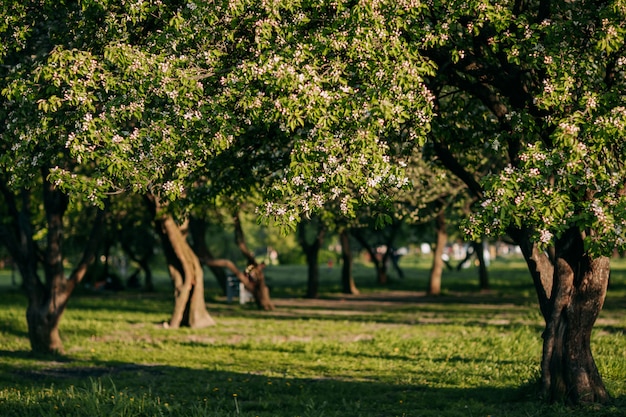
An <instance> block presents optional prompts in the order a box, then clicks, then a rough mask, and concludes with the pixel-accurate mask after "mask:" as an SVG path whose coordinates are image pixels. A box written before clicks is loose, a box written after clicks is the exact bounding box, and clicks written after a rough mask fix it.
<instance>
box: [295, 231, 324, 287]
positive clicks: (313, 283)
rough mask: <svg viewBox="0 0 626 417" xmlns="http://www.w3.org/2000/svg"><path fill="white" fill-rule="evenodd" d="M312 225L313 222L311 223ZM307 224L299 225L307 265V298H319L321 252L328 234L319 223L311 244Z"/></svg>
mask: <svg viewBox="0 0 626 417" xmlns="http://www.w3.org/2000/svg"><path fill="white" fill-rule="evenodd" d="M309 223H310V224H312V223H313V222H309ZM306 226H307V223H305V222H300V224H298V242H299V243H300V246H301V247H302V251H303V252H304V255H305V257H306V264H307V277H308V279H307V291H306V297H307V298H317V297H318V296H319V293H318V291H319V281H320V268H319V252H320V248H321V246H322V243H323V242H324V235H325V234H326V228H325V227H324V224H323V223H322V222H321V221H319V219H318V220H317V222H316V230H315V232H316V233H315V236H314V238H313V239H312V241H311V242H309V241H308V240H307V236H306V234H307V233H306Z"/></svg>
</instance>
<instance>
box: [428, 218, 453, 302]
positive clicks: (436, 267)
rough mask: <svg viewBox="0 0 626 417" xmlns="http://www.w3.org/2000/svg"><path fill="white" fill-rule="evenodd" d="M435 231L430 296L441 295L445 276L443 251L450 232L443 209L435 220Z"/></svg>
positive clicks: (429, 285) (429, 281)
mask: <svg viewBox="0 0 626 417" xmlns="http://www.w3.org/2000/svg"><path fill="white" fill-rule="evenodd" d="M435 231H436V233H437V242H436V244H435V251H434V252H433V264H432V267H431V269H430V275H429V277H428V294H429V295H439V294H441V275H442V274H443V263H444V262H443V251H444V249H445V247H446V244H447V243H448V232H447V230H446V214H445V210H444V209H443V208H442V209H441V210H440V211H439V214H438V215H437V217H436V218H435Z"/></svg>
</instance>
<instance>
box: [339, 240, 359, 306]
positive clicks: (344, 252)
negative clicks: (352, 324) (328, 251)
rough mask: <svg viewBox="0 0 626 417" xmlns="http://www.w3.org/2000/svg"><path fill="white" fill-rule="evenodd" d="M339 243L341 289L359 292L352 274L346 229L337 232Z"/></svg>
mask: <svg viewBox="0 0 626 417" xmlns="http://www.w3.org/2000/svg"><path fill="white" fill-rule="evenodd" d="M339 241H340V243H341V291H342V292H343V293H344V294H353V295H357V294H359V290H358V288H357V287H356V284H355V283H354V277H353V276H352V249H351V247H350V234H349V232H348V230H347V229H342V230H341V231H340V232H339Z"/></svg>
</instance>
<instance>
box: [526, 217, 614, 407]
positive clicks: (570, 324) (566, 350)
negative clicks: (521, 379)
mask: <svg viewBox="0 0 626 417" xmlns="http://www.w3.org/2000/svg"><path fill="white" fill-rule="evenodd" d="M525 235H526V233H524V232H520V233H518V234H517V238H520V237H522V241H521V242H520V247H521V248H522V253H523V254H524V257H525V258H526V262H527V264H528V266H529V268H530V270H531V273H532V275H533V279H534V282H535V287H536V289H537V294H538V297H539V304H540V307H541V311H542V314H543V316H544V319H545V322H546V327H545V330H544V332H543V354H542V360H541V382H542V391H543V394H544V395H545V397H546V398H547V399H548V400H549V401H565V402H567V403H570V404H580V403H595V402H599V403H602V402H605V401H607V400H608V398H609V395H608V392H607V390H606V388H605V386H604V383H603V382H602V378H601V376H600V373H599V372H598V368H597V366H596V364H595V361H594V359H593V354H592V352H591V332H592V330H593V326H594V324H595V321H596V319H597V317H598V314H599V313H600V311H601V310H602V306H603V304H604V299H605V297H606V290H607V286H608V281H609V272H610V268H609V259H608V258H607V257H605V256H598V257H592V256H590V255H589V254H588V253H587V252H586V251H585V250H584V245H583V237H582V234H581V232H580V231H578V230H577V229H575V228H572V229H570V230H568V231H567V232H566V233H564V235H563V236H562V237H560V238H559V239H557V241H556V245H555V255H554V262H553V263H552V262H551V261H550V259H549V257H548V256H547V254H546V253H545V252H541V251H539V250H538V249H537V247H536V245H534V244H532V243H530V241H529V240H527V239H525Z"/></svg>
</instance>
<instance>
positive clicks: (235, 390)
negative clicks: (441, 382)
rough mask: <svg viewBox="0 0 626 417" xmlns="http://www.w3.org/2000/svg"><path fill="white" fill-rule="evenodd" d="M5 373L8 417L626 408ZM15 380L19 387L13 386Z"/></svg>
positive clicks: (214, 377)
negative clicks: (93, 410) (93, 411)
mask: <svg viewBox="0 0 626 417" xmlns="http://www.w3.org/2000/svg"><path fill="white" fill-rule="evenodd" d="M216 366H218V365H217V364H216ZM5 371H6V372H5V373H4V375H3V376H2V377H0V383H1V385H4V386H5V387H7V386H10V387H11V390H10V392H12V393H14V394H15V395H10V393H9V394H8V395H6V394H4V396H5V398H4V400H3V401H0V415H3V416H13V415H15V416H18V415H19V416H33V415H37V413H38V412H41V411H44V410H48V409H50V410H55V411H56V413H55V414H54V415H70V414H71V415H72V416H87V415H89V414H88V413H89V412H90V407H89V406H90V404H89V402H94V401H95V402H97V403H98V409H99V410H100V411H101V412H102V413H106V412H109V413H113V415H115V410H116V409H120V403H121V402H124V401H125V403H124V404H122V405H123V406H124V407H125V414H124V415H152V414H149V413H154V414H162V413H165V414H167V415H172V416H189V415H211V416H222V415H223V416H226V415H229V416H232V415H244V416H296V415H298V416H321V415H324V416H344V417H345V416H360V417H374V416H377V417H380V416H485V415H508V416H528V415H552V416H581V417H582V416H588V415H594V416H611V417H612V416H622V415H623V409H622V407H623V406H625V405H626V404H625V401H624V398H617V399H615V400H614V401H613V403H612V404H610V405H608V406H605V407H602V408H597V409H594V410H593V411H592V413H591V414H589V410H588V409H568V408H565V407H562V406H558V405H557V406H554V405H553V406H550V405H546V404H545V403H543V402H542V401H541V400H540V399H539V398H538V390H537V388H538V387H537V385H536V384H528V385H526V386H523V387H491V386H483V387H477V388H454V387H441V386H437V382H436V381H433V382H432V383H431V382H429V381H426V380H422V379H421V378H420V376H419V375H416V380H417V381H418V382H416V383H414V384H388V383H382V382H380V381H363V380H342V379H333V378H326V377H324V376H322V375H320V377H319V378H297V377H290V376H288V375H285V376H280V377H274V376H272V377H268V376H264V375H259V374H254V373H247V374H242V373H234V372H225V371H222V370H219V369H216V370H210V369H189V368H180V367H173V366H162V365H154V366H152V365H137V364H131V363H124V362H103V363H100V364H99V365H97V366H96V367H91V368H89V367H81V366H73V367H50V368H46V369H33V370H25V369H17V368H13V369H11V368H9V369H6V368H5ZM8 381H11V382H10V384H9V385H7V384H8ZM0 388H1V386H0ZM0 392H2V391H0ZM34 393H39V394H34ZM29 395H31V396H37V401H24V400H25V398H27V397H28V396H29ZM140 404H141V405H140ZM133 407H135V408H136V410H134V409H133ZM140 407H141V408H140ZM194 410H195V411H200V412H198V413H196V412H192V411H194ZM203 410H204V411H205V412H202V411H203ZM133 411H135V413H133ZM68 413H69V414H68ZM102 415H104V414H102ZM108 415H111V414H108Z"/></svg>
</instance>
